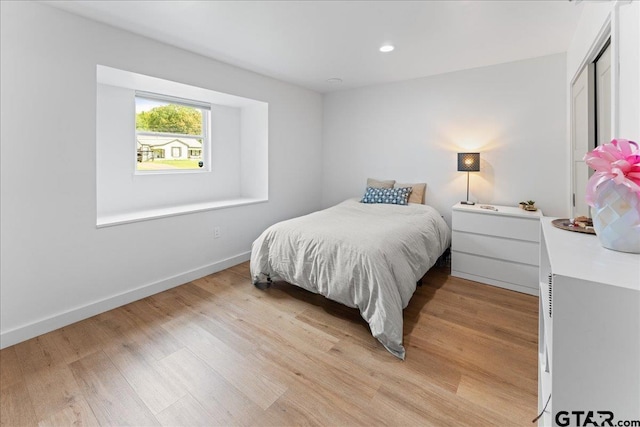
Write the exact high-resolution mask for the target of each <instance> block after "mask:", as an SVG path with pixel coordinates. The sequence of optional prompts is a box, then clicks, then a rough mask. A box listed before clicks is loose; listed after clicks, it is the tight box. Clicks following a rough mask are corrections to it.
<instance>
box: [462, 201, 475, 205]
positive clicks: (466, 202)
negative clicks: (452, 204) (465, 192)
mask: <svg viewBox="0 0 640 427" xmlns="http://www.w3.org/2000/svg"><path fill="white" fill-rule="evenodd" d="M460 204H462V205H475V204H476V202H472V201H471V200H463V201H461V202H460Z"/></svg>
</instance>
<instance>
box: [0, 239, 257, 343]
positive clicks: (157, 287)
mask: <svg viewBox="0 0 640 427" xmlns="http://www.w3.org/2000/svg"><path fill="white" fill-rule="evenodd" d="M250 257H251V252H244V253H241V254H239V255H235V256H233V257H231V258H227V259H223V260H222V261H218V262H214V263H212V264H208V265H205V266H203V267H200V268H196V269H194V270H190V271H187V272H184V273H182V274H178V275H176V276H172V277H169V278H166V279H163V280H160V281H158V282H155V283H151V284H149V285H144V286H141V287H139V288H136V289H133V290H130V291H127V292H123V293H121V294H118V295H114V296H112V297H109V298H105V299H103V300H100V301H96V302H92V303H89V304H86V305H83V306H81V307H76V308H73V309H71V310H68V311H65V312H63V313H60V314H56V315H54V316H51V317H47V318H44V319H40V320H37V321H35V322H32V323H29V324H27V325H24V326H20V327H18V328H14V329H11V330H9V331H3V332H2V333H0V349H2V348H5V347H9V346H12V345H14V344H18V343H20V342H22V341H26V340H28V339H31V338H33V337H37V336H38V335H42V334H46V333H47V332H51V331H54V330H56V329H59V328H62V327H63V326H67V325H70V324H72V323H75V322H79V321H80V320H84V319H87V318H89V317H91V316H95V315H96V314H100V313H104V312H105V311H109V310H112V309H114V308H117V307H120V306H123V305H126V304H129V303H131V302H134V301H137V300H139V299H142V298H146V297H148V296H150V295H154V294H157V293H159V292H162V291H166V290H167V289H171V288H175V287H176V286H180V285H182V284H185V283H187V282H190V281H192V280H195V279H199V278H201V277H204V276H207V275H209V274H212V273H216V272H218V271H221V270H224V269H226V268H229V267H232V266H234V265H237V264H240V263H242V262H245V261H248V260H249V258H250ZM247 279H249V278H248V277H247Z"/></svg>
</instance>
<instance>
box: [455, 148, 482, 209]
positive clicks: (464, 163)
mask: <svg viewBox="0 0 640 427" xmlns="http://www.w3.org/2000/svg"><path fill="white" fill-rule="evenodd" d="M458 172H466V173H467V200H464V201H462V202H460V203H462V204H463V205H475V202H472V201H470V200H469V172H480V153H458Z"/></svg>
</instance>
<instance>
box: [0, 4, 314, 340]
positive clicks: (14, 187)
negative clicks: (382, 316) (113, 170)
mask: <svg viewBox="0 0 640 427" xmlns="http://www.w3.org/2000/svg"><path fill="white" fill-rule="evenodd" d="M0 8H1V9H0V15H1V25H0V27H1V28H0V29H1V33H0V42H1V45H0V49H1V52H2V64H1V69H0V79H1V80H0V91H1V92H2V97H1V105H0V120H1V123H2V126H1V133H0V137H1V142H2V144H1V149H2V150H1V196H2V206H1V229H0V233H1V235H2V242H1V256H2V260H1V268H0V280H1V283H0V325H1V329H0V333H1V345H2V346H3V347H4V346H7V345H10V344H12V343H14V342H17V341H19V340H22V339H25V338H28V337H31V336H35V335H38V334H40V333H43V332H46V331H48V330H52V329H55V328H57V327H60V326H63V325H65V324H68V323H71V322H73V321H76V320H79V319H80V318H83V317H88V316H90V315H92V314H95V313H97V312H100V311H103V310H106V309H109V308H111V307H114V306H117V305H119V304H122V303H125V302H128V301H131V300H133V299H137V298H140V297H143V296H145V295H147V294H150V293H153V292H157V291H159V290H162V289H164V288H168V287H171V286H175V285H178V284H181V283H184V282H185V281H188V280H191V279H193V278H195V277H199V276H202V275H205V274H208V273H209V272H211V271H215V270H217V269H220V268H223V267H225V266H227V265H230V264H234V263H237V262H239V261H242V260H245V259H248V251H249V250H250V245H251V242H252V241H253V240H254V239H255V238H256V237H257V236H258V234H259V233H260V232H261V231H262V230H264V228H265V227H266V226H268V225H270V224H272V223H274V222H276V221H278V220H281V219H285V218H289V217H293V216H297V215H300V214H304V213H307V212H310V211H313V210H316V209H318V208H319V207H320V194H321V193H320V188H319V185H318V183H319V182H320V180H321V165H320V162H319V161H318V159H319V158H320V157H321V138H322V128H321V126H322V97H321V96H320V95H319V94H317V93H314V92H312V91H308V90H305V89H301V88H299V87H295V86H292V85H290V84H286V83H283V82H280V81H277V80H274V79H271V78H267V77H264V76H261V75H258V74H255V73H252V72H249V71H246V70H242V69H239V68H236V67H232V66H229V65H226V64H223V63H220V62H217V61H214V60H211V59H208V58H205V57H201V56H198V55H195V54H193V53H190V52H186V51H183V50H180V49H177V48H173V47H170V46H167V45H164V44H162V43H159V42H155V41H152V40H149V39H146V38H143V37H139V36H136V35H133V34H131V33H127V32H124V31H121V30H117V29H114V28H111V27H108V26H105V25H102V24H97V23H95V22H93V21H90V20H87V19H83V18H79V17H76V16H74V15H71V14H68V13H66V12H63V11H60V10H57V9H54V8H51V7H49V6H47V5H43V4H40V3H36V2H0ZM97 64H102V65H106V66H110V67H115V68H119V69H123V70H129V71H132V72H137V73H141V74H146V75H152V76H156V77H160V78H164V79H167V80H171V81H177V82H182V83H185V84H190V85H194V86H199V87H203V88H207V89H211V90H215V91H219V92H225V93H230V94H234V95H238V96H242V97H246V98H252V99H258V100H261V101H264V102H267V103H269V123H268V127H269V153H268V156H269V173H270V179H269V190H270V191H269V195H270V197H269V202H268V203H265V204H260V205H253V206H243V207H238V208H229V209H222V210H216V211H208V212H203V213H197V214H189V215H182V216H174V217H170V218H164V219H157V220H151V221H144V222H137V223H133V224H127V225H120V226H114V227H108V228H102V229H96V65H97ZM228 184H229V185H231V186H233V185H236V183H233V182H229V183H228ZM214 226H220V227H221V230H222V237H221V238H220V239H217V240H214V239H213V227H214Z"/></svg>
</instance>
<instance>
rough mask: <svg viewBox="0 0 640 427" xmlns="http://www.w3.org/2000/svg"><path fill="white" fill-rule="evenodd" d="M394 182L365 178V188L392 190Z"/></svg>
mask: <svg viewBox="0 0 640 427" xmlns="http://www.w3.org/2000/svg"><path fill="white" fill-rule="evenodd" d="M395 183H396V182H395V180H390V181H378V180H377V179H373V178H367V187H374V188H393V184H395Z"/></svg>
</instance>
